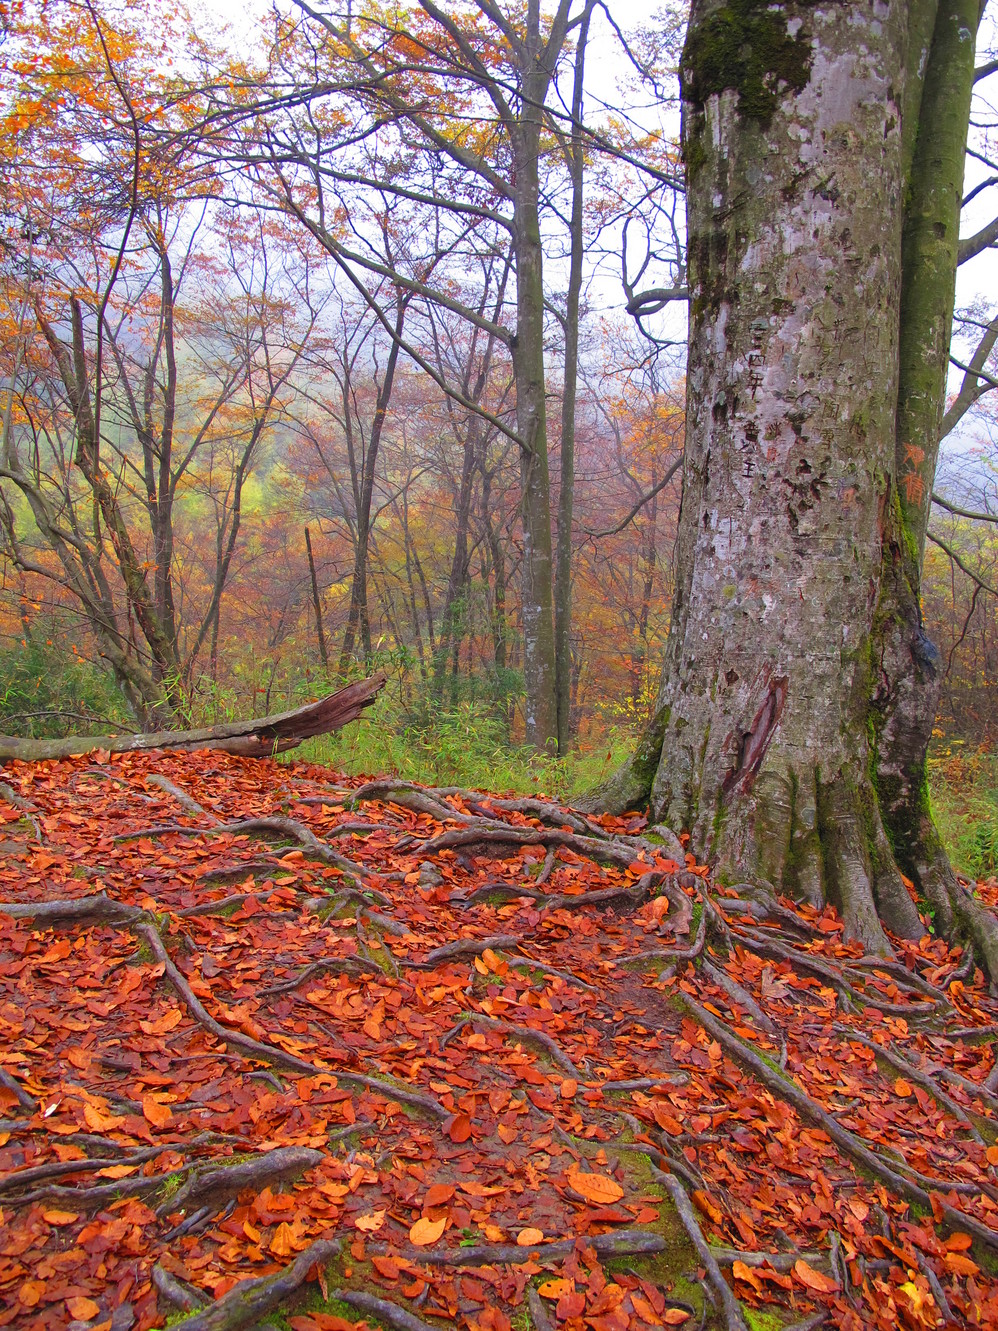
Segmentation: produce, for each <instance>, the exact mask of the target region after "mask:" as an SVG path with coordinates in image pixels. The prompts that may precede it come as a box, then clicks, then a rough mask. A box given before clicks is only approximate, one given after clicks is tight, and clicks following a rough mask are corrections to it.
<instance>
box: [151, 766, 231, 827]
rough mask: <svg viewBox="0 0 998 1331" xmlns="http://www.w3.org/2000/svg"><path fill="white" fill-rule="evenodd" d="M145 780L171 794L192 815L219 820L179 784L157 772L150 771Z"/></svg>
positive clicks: (213, 820)
mask: <svg viewBox="0 0 998 1331" xmlns="http://www.w3.org/2000/svg"><path fill="white" fill-rule="evenodd" d="M146 780H147V781H148V782H150V783H151V784H152V785H154V786H159V788H160V790H162V791H164V792H165V793H166V794H167V795H172V797H173V798H174V799H175V800H176V801H177V803H178V804H179V805H180V807H181V808H182V809H183V810H185V812H187V813H189V814H191V815H192V816H193V817H195V818H197V817H202V818H210V819H211V821H212V822H213V823H217V822H219V821H220V820H219V819H218V818H216V817H215V815H214V814H213V813H209V812H208V810H207V809H206V808H205V807H204V806H203V805H201V804H198V802H197V800H196V799H192V798H191V796H190V795H188V793H187V791H186V790H181V789H180V787H179V786H176V785H174V783H173V782H172V781H169V780H167V778H166V777H165V776H160V774H159V773H158V772H150V774H149V775H148V776H147V777H146Z"/></svg>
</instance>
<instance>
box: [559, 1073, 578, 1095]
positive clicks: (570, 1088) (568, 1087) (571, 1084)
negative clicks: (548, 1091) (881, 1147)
mask: <svg viewBox="0 0 998 1331" xmlns="http://www.w3.org/2000/svg"><path fill="white" fill-rule="evenodd" d="M578 1089H579V1083H578V1082H577V1081H574V1080H573V1079H572V1078H571V1077H569V1078H566V1080H565V1081H563V1082H562V1083H561V1090H560V1092H559V1094H560V1095H561V1098H562V1099H563V1100H574V1099H575V1096H576V1093H577V1092H578Z"/></svg>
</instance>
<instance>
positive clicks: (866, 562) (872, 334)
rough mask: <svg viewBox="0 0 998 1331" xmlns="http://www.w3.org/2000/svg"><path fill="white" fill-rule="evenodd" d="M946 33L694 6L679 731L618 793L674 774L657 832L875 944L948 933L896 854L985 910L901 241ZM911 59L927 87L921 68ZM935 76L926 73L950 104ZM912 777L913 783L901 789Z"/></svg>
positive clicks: (688, 64) (932, 230)
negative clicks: (675, 832)
mask: <svg viewBox="0 0 998 1331" xmlns="http://www.w3.org/2000/svg"><path fill="white" fill-rule="evenodd" d="M963 7H964V8H966V5H964V6H963ZM949 8H950V9H955V8H958V6H956V5H955V4H951V5H949ZM932 18H933V16H932V15H929V16H928V19H927V16H926V15H925V13H922V12H920V6H919V5H909V4H905V3H901V0H889V2H886V0H885V2H884V3H876V4H871V5H863V6H858V5H842V4H832V3H828V4H821V3H819V4H813V3H796V4H784V5H780V6H770V7H768V8H767V7H761V6H760V7H758V8H756V7H753V6H743V5H738V6H735V5H734V4H732V5H728V6H719V5H718V4H717V3H716V0H694V4H693V8H692V13H691V18H690V27H689V33H688V37H687V43H686V48H685V51H684V55H683V62H682V77H683V97H684V103H683V109H684V129H683V132H684V155H685V160H686V169H687V180H688V211H689V268H690V277H691V292H692V300H691V312H690V335H689V363H688V374H687V423H686V464H685V476H684V493H683V502H682V509H681V513H680V527H679V541H678V562H677V570H676V592H675V602H674V606H673V617H672V624H671V628H670V636H669V643H668V648H667V653H666V663H665V671H664V676H663V682H662V687H661V692H660V696H659V700H658V707H657V710H656V715H655V717H654V719H653V721H652V723H651V725H650V726H649V728H648V730H647V732H646V734H645V735H644V737H643V739H642V742H641V745H640V747H639V751H638V753H637V754H636V755H635V757H634V759H632V761H631V762H630V763H629V764H628V765H627V767H626V768H625V769H624V770H622V771H621V772H620V773H618V774H617V777H616V778H615V779H614V781H613V782H612V783H611V786H610V788H608V790H606V791H605V792H603V796H604V803H607V804H609V805H611V806H618V807H619V806H620V805H621V804H625V803H630V804H633V803H635V802H639V801H640V800H641V799H643V798H647V796H648V792H649V783H650V800H651V806H652V810H653V813H654V815H655V817H656V818H660V819H662V820H664V821H665V822H667V823H669V824H670V825H671V826H673V827H676V828H680V827H685V828H688V829H689V830H690V832H691V834H692V840H693V844H694V846H695V847H696V849H697V850H698V852H699V853H705V854H707V855H708V856H709V857H710V858H711V860H712V861H713V862H714V863H715V865H716V866H717V869H718V871H719V872H720V873H721V874H724V873H727V874H730V875H732V876H737V877H745V876H752V877H755V878H756V879H762V880H765V881H768V882H769V883H771V884H773V886H774V887H776V888H778V889H780V890H784V891H789V892H791V893H793V894H794V895H796V896H798V897H803V898H806V899H809V900H811V901H813V902H815V904H820V903H822V902H824V901H826V900H828V901H831V902H833V903H834V904H835V905H836V906H838V907H839V909H840V910H841V912H842V914H843V916H844V918H845V921H846V926H847V930H848V933H849V934H850V936H852V937H856V938H859V939H861V940H862V941H863V942H864V943H865V944H866V946H867V947H869V948H871V949H874V950H878V951H885V950H886V949H887V948H888V940H887V938H886V935H885V933H884V928H883V926H886V927H887V928H889V929H890V930H892V931H894V932H895V933H898V934H900V935H902V936H907V937H918V936H920V935H921V934H922V933H924V932H925V925H924V923H923V921H922V920H921V919H920V918H919V914H918V910H917V908H916V904H915V902H914V901H913V900H912V897H911V896H910V895H909V893H908V891H907V889H906V887H905V885H904V883H903V881H902V878H901V874H900V872H899V869H898V862H897V859H896V855H899V856H901V861H902V864H903V866H904V868H905V869H906V870H907V871H908V872H909V873H910V874H911V875H912V877H913V878H915V879H916V882H918V883H919V885H920V886H922V887H923V890H924V889H925V886H926V884H927V880H929V879H934V880H938V879H939V878H940V876H946V875H948V878H947V884H948V888H947V900H950V894H949V889H950V888H952V889H954V890H955V892H956V895H957V896H958V897H959V898H960V899H959V903H958V905H959V909H958V910H957V911H956V912H954V911H952V910H951V913H950V921H949V922H950V923H952V922H953V918H952V917H953V915H954V913H956V914H959V913H960V911H961V910H962V911H963V913H964V915H966V914H967V910H964V907H965V906H966V903H968V902H969V901H970V899H969V898H967V897H966V896H965V894H962V895H961V894H960V890H959V888H958V885H956V882H955V879H954V878H953V876H952V874H951V872H950V871H949V867H948V864H947V863H946V861H945V854H944V853H943V851H942V848H941V845H940V843H939V839H938V836H936V834H935V830H934V828H933V827H932V823H931V817H930V815H929V811H928V807H927V803H926V799H925V795H924V760H925V746H926V743H927V740H928V735H929V732H930V729H931V724H932V714H933V710H934V700H935V693H934V687H935V682H934V679H933V677H932V676H933V649H932V647H931V644H928V642H927V640H926V639H925V638H924V634H922V632H921V625H920V621H919V617H918V597H917V590H918V566H919V562H920V549H919V543H918V538H917V537H916V538H915V539H914V540H913V539H912V531H911V521H910V516H909V515H908V514H907V513H906V509H907V507H908V504H909V496H908V494H907V493H904V492H903V491H901V490H899V484H898V482H899V469H898V454H899V453H900V454H901V457H902V460H903V458H904V448H903V446H902V442H910V440H906V441H901V440H900V437H899V435H898V428H899V411H898V404H899V396H898V390H899V365H900V363H901V353H902V347H904V348H905V354H906V355H907V356H908V357H909V361H910V363H913V362H914V360H915V359H917V357H918V355H919V354H924V349H923V352H922V353H919V352H916V351H914V350H913V335H912V333H911V331H910V330H908V331H907V332H906V335H905V337H904V338H902V333H901V314H902V238H904V242H905V244H904V252H905V257H906V259H907V258H909V256H911V255H912V254H913V253H915V252H916V251H917V250H918V248H919V246H918V244H917V243H916V239H915V238H914V233H913V228H912V226H911V225H908V226H906V225H905V220H904V210H905V203H906V198H907V193H908V185H909V181H912V182H914V181H916V180H917V178H918V173H919V154H920V153H921V154H922V156H923V157H926V156H927V155H928V156H931V154H929V150H928V148H927V146H926V145H927V139H923V140H920V141H919V140H918V136H917V134H916V135H915V136H914V137H913V136H912V134H911V131H910V126H904V125H903V114H904V113H907V114H909V116H910V115H911V114H912V108H914V114H916V115H917V113H918V107H919V102H920V100H921V90H920V89H915V88H913V84H912V81H911V79H910V78H909V79H907V81H906V74H907V70H908V55H909V50H910V49H911V43H912V42H915V41H918V40H921V39H922V34H923V33H924V31H926V30H927V31H928V32H930V33H931V32H932V27H933V24H932V22H931V21H928V20H931V19H932ZM941 23H942V20H940V24H941ZM919 24H921V28H920V27H919ZM964 26H965V25H964ZM939 32H940V28H939V26H937V27H936V32H935V38H934V39H933V49H934V50H935V48H936V44H937V42H938V40H939ZM966 35H967V37H969V36H970V34H966ZM957 40H959V37H958V38H957ZM969 45H970V46H971V48H972V45H973V43H972V40H971V41H970V42H969ZM913 54H914V52H913ZM970 59H971V68H972V59H973V56H972V49H971V53H970ZM912 67H913V69H914V70H915V71H916V77H919V78H920V76H921V73H922V70H923V69H925V64H924V61H918V60H913V62H912ZM931 82H932V80H931V62H930V66H929V74H928V75H927V76H926V78H925V87H926V97H927V98H928V97H929V95H930V91H931ZM906 86H907V89H908V92H909V93H912V92H913V91H914V92H917V93H918V96H912V97H911V98H910V100H909V99H908V98H906ZM962 114H963V116H964V132H965V130H966V109H964V111H963V112H962ZM937 128H938V121H937V120H936V121H933V120H929V121H927V122H926V133H934V132H935V131H936V130H937ZM916 143H920V146H916ZM912 160H913V164H912V165H911V168H910V172H909V162H912ZM958 197H959V186H958V185H957V199H958ZM926 206H929V205H926ZM938 221H939V219H938V217H930V218H929V228H928V229H929V234H930V235H938V228H937V225H936V224H937V223H938ZM954 226H955V222H954ZM923 230H924V228H923ZM924 250H925V246H924V244H923V245H922V251H924ZM922 257H923V259H924V257H925V256H924V253H923V255H922ZM936 258H938V256H936ZM954 273H955V259H954V260H953V262H952V264H951V265H950V266H949V269H948V282H949V286H948V290H947V294H946V297H945V302H944V303H946V302H948V304H947V310H946V311H944V312H943V315H942V316H938V315H937V316H936V323H935V324H934V325H933V328H932V330H931V335H932V337H933V338H934V339H935V341H936V342H939V343H941V344H942V345H943V346H945V342H946V340H947V339H948V321H949V317H950V315H951V311H952V300H953V294H952V292H953V274H954ZM907 290H908V291H909V295H910V290H911V289H910V287H909V288H907ZM941 290H942V288H941V287H939V286H938V284H937V293H938V292H939V291H941ZM909 303H911V302H910V300H909ZM947 311H948V312H947ZM919 317H924V314H923V316H919ZM924 335H925V333H924V330H923V336H924ZM943 354H945V353H943ZM937 378H939V376H937ZM901 379H902V385H901V386H902V398H901V401H902V405H904V403H906V402H909V399H910V398H911V391H910V389H905V383H906V382H910V375H909V380H908V381H906V380H905V379H904V376H902V377H901ZM937 391H938V393H939V394H941V392H942V380H941V379H940V381H939V387H938V390H937ZM936 405H937V404H934V405H933V410H936ZM909 409H910V410H917V409H918V408H917V406H916V407H914V408H913V407H912V406H911V403H910V402H909ZM922 409H923V415H922V416H920V417H919V419H920V421H921V422H922V424H921V425H920V428H921V429H926V428H928V427H927V425H926V424H925V420H924V404H923V408H922ZM934 421H935V426H934V428H935V432H936V433H935V434H934V435H933V436H932V438H933V448H934V442H935V438H936V437H937V435H938V416H935V417H934ZM902 480H903V475H902ZM926 488H927V489H929V488H931V484H930V482H929V483H928V484H927V485H926ZM916 722H917V724H916ZM899 766H903V767H904V774H905V782H904V784H905V788H904V789H903V790H901V789H900V788H899V786H898V781H897V780H895V781H894V783H893V785H892V786H891V787H890V789H889V790H888V788H887V787H886V785H885V778H886V776H887V772H888V768H892V769H894V770H895V774H896V772H897V769H898V768H899ZM912 778H915V779H916V780H917V783H918V792H917V795H918V798H917V800H915V801H914V804H915V805H917V808H916V809H915V816H914V817H912V808H913V801H912V798H911V795H912V792H911V791H910V790H909V789H908V783H910V780H911V779H912ZM900 814H903V815H904V816H905V817H907V820H908V821H907V828H908V840H907V842H906V843H905V844H904V845H903V847H902V845H901V844H900V841H899V836H898V833H899V815H900ZM902 852H903V853H902ZM975 909H976V910H978V911H979V910H980V908H979V907H975V906H974V904H973V903H971V905H970V908H969V911H970V913H971V914H973V913H974V910H975ZM956 922H957V923H958V924H961V925H962V927H964V928H965V926H966V921H965V920H964V921H956ZM943 923H944V924H945V923H946V921H943ZM991 926H992V932H993V921H991ZM983 932H985V933H986V932H987V929H986V928H985V929H984V930H983ZM989 961H990V958H989Z"/></svg>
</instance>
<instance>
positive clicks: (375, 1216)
mask: <svg viewBox="0 0 998 1331" xmlns="http://www.w3.org/2000/svg"><path fill="white" fill-rule="evenodd" d="M386 1214H387V1212H385V1211H367V1212H366V1213H365V1214H364V1215H357V1216H354V1219H353V1223H354V1227H355V1228H356V1229H359V1230H360V1231H361V1233H362V1234H376V1233H377V1232H378V1230H379V1229H380V1228H381V1227H382V1225H383V1224H384V1223H385V1215H386Z"/></svg>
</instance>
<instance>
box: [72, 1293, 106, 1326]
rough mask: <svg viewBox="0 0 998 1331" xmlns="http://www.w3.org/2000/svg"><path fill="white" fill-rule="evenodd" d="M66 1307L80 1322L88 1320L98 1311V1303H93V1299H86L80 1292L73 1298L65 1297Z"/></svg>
mask: <svg viewBox="0 0 998 1331" xmlns="http://www.w3.org/2000/svg"><path fill="white" fill-rule="evenodd" d="M66 1307H67V1308H68V1309H69V1311H70V1312H71V1313H72V1315H73V1316H74V1317H75V1318H76V1319H77V1320H78V1321H80V1322H89V1321H91V1320H92V1319H93V1318H95V1317H96V1316H97V1314H98V1313H99V1312H100V1304H99V1303H95V1302H94V1301H93V1299H88V1298H86V1297H85V1296H84V1295H82V1294H77V1295H75V1296H74V1297H73V1298H71V1299H67V1300H66Z"/></svg>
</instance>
